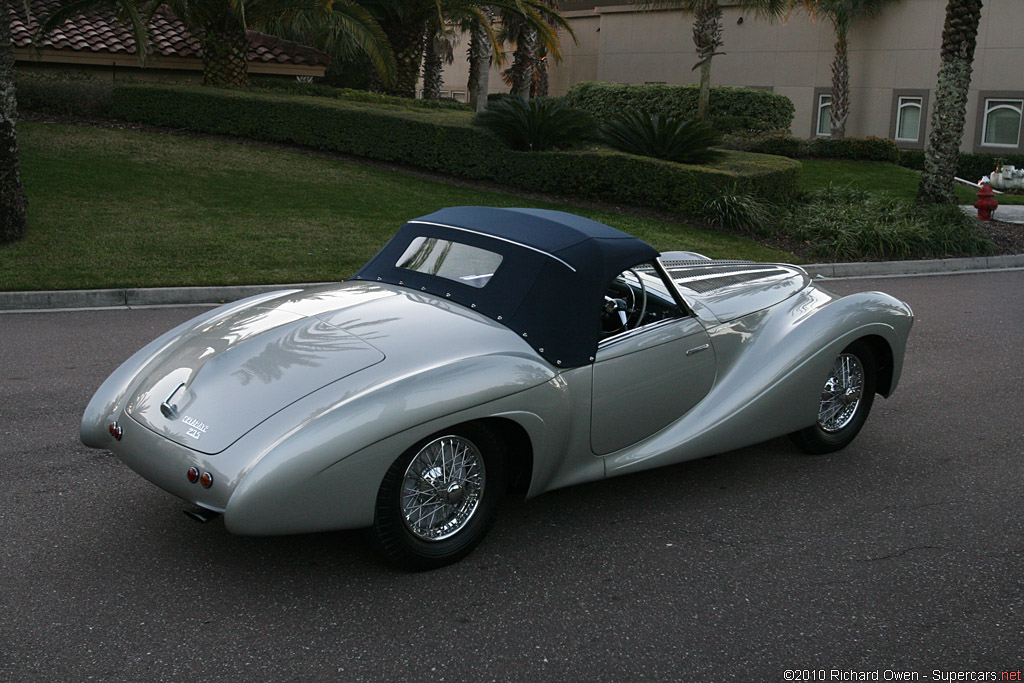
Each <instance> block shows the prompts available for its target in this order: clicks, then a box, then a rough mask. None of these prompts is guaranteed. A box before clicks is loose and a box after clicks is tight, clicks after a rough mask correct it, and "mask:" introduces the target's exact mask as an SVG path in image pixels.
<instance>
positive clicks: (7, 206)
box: [0, 0, 28, 244]
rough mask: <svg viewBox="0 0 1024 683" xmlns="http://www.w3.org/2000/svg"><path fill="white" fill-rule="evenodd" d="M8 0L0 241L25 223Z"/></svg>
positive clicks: (0, 91) (3, 32)
mask: <svg viewBox="0 0 1024 683" xmlns="http://www.w3.org/2000/svg"><path fill="white" fill-rule="evenodd" d="M8 11H9V9H8V1H7V0H0V17H4V20H3V21H0V244H6V243H7V242H14V241H16V240H19V239H21V238H22V237H24V236H25V228H26V224H27V212H26V207H27V205H28V200H27V199H26V198H25V188H24V187H23V186H22V184H21V172H20V166H19V164H18V132H17V129H16V128H15V116H16V115H17V108H18V107H17V99H16V98H15V93H14V53H13V52H12V51H11V25H10V22H9V21H8V20H7V17H8Z"/></svg>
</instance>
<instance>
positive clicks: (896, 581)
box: [0, 271, 1024, 681]
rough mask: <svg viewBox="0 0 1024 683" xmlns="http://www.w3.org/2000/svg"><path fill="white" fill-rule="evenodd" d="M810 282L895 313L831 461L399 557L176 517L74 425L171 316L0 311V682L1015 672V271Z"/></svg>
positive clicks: (637, 491)
mask: <svg viewBox="0 0 1024 683" xmlns="http://www.w3.org/2000/svg"><path fill="white" fill-rule="evenodd" d="M829 287H830V288H831V289H833V290H834V291H837V292H840V293H850V292H853V291H857V290H863V289H882V290H884V291H888V292H890V293H892V294H894V295H896V296H899V297H900V298H903V299H905V300H906V301H908V302H910V303H911V305H912V306H913V308H914V311H915V313H916V315H917V322H916V324H915V327H914V330H913V333H912V336H911V340H910V344H909V349H908V356H907V361H906V368H905V371H904V375H903V380H902V383H901V386H900V388H899V390H898V391H897V393H896V394H895V395H894V396H893V397H892V398H891V399H889V400H879V401H876V403H875V407H874V410H873V412H872V415H871V418H870V419H869V421H868V424H867V426H866V427H865V430H864V431H863V432H862V433H861V435H860V436H859V437H858V439H857V440H856V441H855V442H854V444H853V445H852V446H851V447H850V448H848V449H847V450H846V451H844V452H841V453H839V454H834V455H829V456H823V457H808V456H804V455H800V454H799V453H797V452H796V450H795V449H794V448H793V447H791V446H790V445H789V443H788V441H787V440H785V439H780V440H775V441H772V442H768V443H765V444H761V445H759V446H756V447H752V448H747V449H743V450H740V451H735V452H732V453H728V454H726V455H722V456H718V457H715V458H710V459H706V460H701V461H697V462H692V463H686V464H683V465H679V466H675V467H671V468H665V469H661V470H655V471H653V472H647V473H643V474H637V475H632V476H628V477H623V478H620V479H614V480H609V481H604V482H600V483H596V484H590V485H585V486H579V487H575V488H571V489H566V490H562V491H558V492H554V493H550V494H546V495H544V496H541V497H539V498H537V499H534V500H531V501H526V502H523V501H520V500H509V501H508V502H507V503H506V504H505V506H504V509H503V511H502V514H501V517H500V519H499V522H498V523H497V525H496V526H495V528H494V529H493V530H492V531H491V534H490V535H489V536H488V538H487V539H486V540H485V541H484V543H483V544H482V545H481V546H480V547H479V548H478V549H477V550H476V551H475V552H474V553H473V554H472V555H471V556H470V557H469V558H468V559H466V560H465V561H463V562H462V563H460V564H458V565H455V566H452V567H448V568H445V569H442V570H438V571H434V572H430V573H424V574H407V573H402V572H398V571H395V570H392V569H390V568H388V567H387V566H385V565H383V564H382V563H381V562H380V561H379V560H378V558H377V557H376V556H375V555H374V553H373V552H372V551H371V549H370V548H369V546H368V545H367V544H366V543H364V541H363V538H362V536H361V535H360V534H358V533H354V532H344V533H328V534H318V535H309V536H300V537H286V538H242V537H236V536H231V535H229V534H227V533H226V532H225V530H224V528H223V525H222V524H220V523H219V522H214V523H210V524H207V525H199V524H197V523H195V522H192V521H190V520H188V519H186V518H185V516H184V515H182V514H181V512H180V510H181V509H182V508H183V504H182V503H180V502H179V501H178V500H176V499H175V498H173V497H171V496H170V495H168V494H166V493H164V492H162V491H161V490H159V489H157V488H155V487H154V486H152V485H150V484H149V483H147V482H146V481H144V480H143V479H141V478H139V477H138V476H136V475H135V474H133V473H132V472H131V471H130V470H128V468H127V467H125V466H124V465H122V464H121V463H120V462H118V461H117V460H115V459H114V458H113V457H112V456H110V455H109V454H108V453H106V452H100V451H93V450H90V449H87V448H85V447H84V446H82V445H81V444H80V443H79V441H78V420H79V417H80V415H81V412H82V410H83V408H84V406H85V404H86V402H87V401H88V399H89V397H90V396H91V395H92V392H93V391H94V390H95V389H96V387H97V386H98V385H99V384H100V382H101V381H102V380H103V379H104V378H105V377H106V375H107V374H108V373H109V372H110V371H112V370H113V369H114V368H115V367H116V365H117V364H118V363H120V362H121V361H122V360H124V359H125V358H126V357H128V356H129V355H130V354H131V353H132V352H133V351H134V350H135V349H136V348H138V347H140V346H142V345H143V343H144V342H146V341H148V340H150V339H151V338H153V337H155V336H156V335H157V334H159V333H160V332H162V331H164V330H165V329H167V328H169V327H171V326H172V325H174V324H176V323H178V322H179V321H182V320H184V319H186V318H188V317H190V316H192V315H194V314H195V313H197V312H198V310H199V309H195V308H167V309H149V310H132V311H128V310H111V311H81V312H71V313H68V312H60V313H40V314H4V315H0V433H2V440H0V456H2V457H0V464H2V472H3V475H4V476H3V477H2V480H0V525H2V529H3V532H2V542H0V679H2V680H12V681H14V680H17V681H21V680H40V681H42V680H46V681H55V680H92V679H97V680H131V681H144V680H146V681H148V680H186V679H205V680H219V681H241V680H270V679H275V680H277V679H281V680H316V681H319V680H396V681H413V680H416V681H418V680H449V681H452V680H491V679H497V680H513V681H519V680H569V681H577V680H581V681H582V680H616V681H619V680H654V679H658V680H744V681H762V680H763V681H771V680H791V679H792V678H793V676H792V675H791V674H787V673H786V672H787V671H791V670H800V671H801V673H800V674H798V675H797V676H796V678H797V679H798V680H799V679H801V678H802V680H859V679H857V678H850V677H849V676H848V674H851V673H854V674H862V673H867V674H871V675H877V676H878V679H877V680H887V679H892V672H902V671H907V672H912V673H916V674H917V675H918V676H920V678H919V680H965V679H962V678H950V677H948V676H949V672H991V673H994V674H995V675H996V676H997V679H996V680H998V677H999V676H1002V674H1003V672H1016V671H1018V670H1020V669H1021V668H1024V478H1022V474H1024V472H1022V469H1024V468H1022V462H1024V445H1022V438H1021V431H1022V429H1021V425H1022V417H1024V411H1022V408H1021V406H1022V405H1024V362H1022V361H1024V352H1022V350H1021V349H1022V342H1021V340H1022V339H1024V271H1010V272H998V273H988V274H971V275H955V276H938V277H919V278H904V279H888V280H874V281H873V280H849V281H837V282H833V283H831V284H830V285H829ZM833 672H835V674H833ZM834 675H838V676H839V677H840V678H835V677H834ZM1017 675H1018V676H1019V674H1017ZM843 676H846V677H845V678H843ZM936 676H937V678H936ZM967 680H970V679H967ZM1016 680H1019V678H1018V679H1016Z"/></svg>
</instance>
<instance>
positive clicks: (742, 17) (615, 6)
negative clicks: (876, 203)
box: [445, 0, 1024, 153]
mask: <svg viewBox="0 0 1024 683" xmlns="http://www.w3.org/2000/svg"><path fill="white" fill-rule="evenodd" d="M723 4H726V7H725V16H724V21H723V25H724V41H725V43H724V46H723V47H722V48H721V51H722V52H724V53H725V54H723V55H719V56H717V57H715V58H714V62H713V66H712V71H711V81H712V84H713V85H730V86H743V87H753V88H765V89H770V90H773V91H774V92H777V93H780V94H783V95H786V96H787V97H788V98H789V99H790V100H792V101H793V105H794V107H795V109H796V114H795V116H794V118H793V127H792V132H793V134H794V135H796V136H799V137H809V136H814V135H827V134H828V128H829V124H828V103H829V99H830V95H829V93H830V90H831V80H832V72H831V64H832V58H833V54H834V51H833V45H834V37H833V32H832V24H831V23H829V22H828V21H827V20H824V19H821V18H819V19H817V20H812V19H811V18H809V17H808V16H807V15H806V14H803V13H798V12H793V13H792V14H791V15H790V16H789V18H788V19H786V20H783V21H778V22H775V23H774V24H771V23H768V22H766V21H764V20H760V19H758V18H756V17H755V16H754V15H753V13H751V12H749V11H745V10H742V9H740V8H739V7H735V6H730V5H729V3H728V0H724V2H723ZM561 6H562V8H563V11H564V12H565V14H566V16H567V17H568V18H569V19H570V21H571V24H572V27H573V30H574V31H575V33H576V38H577V40H578V41H579V42H578V44H573V42H572V40H571V39H569V38H567V37H564V38H563V43H562V50H563V54H564V60H563V61H562V63H561V64H552V65H551V66H550V83H551V94H552V95H560V94H564V93H565V91H566V90H567V89H568V88H569V86H571V85H572V84H574V83H579V82H581V81H608V82H616V83H673V84H685V83H696V82H697V80H698V71H694V70H693V69H692V67H693V65H694V64H695V63H696V61H697V60H696V53H695V49H694V46H693V39H692V34H691V30H692V22H693V15H692V14H690V13H684V12H680V11H663V10H662V11H656V10H649V11H639V10H637V9H636V7H634V6H632V5H629V4H621V0H563V1H562V3H561ZM945 8H946V2H945V0H901V1H900V2H897V3H895V4H893V5H890V6H889V7H887V8H886V9H885V11H884V12H883V13H882V14H881V15H880V16H879V17H878V18H876V19H873V20H871V21H867V22H861V23H859V24H857V25H856V26H855V27H854V28H853V30H852V31H851V33H850V36H849V52H850V101H851V111H850V118H849V121H848V122H847V126H846V133H847V135H852V136H864V135H877V136H880V137H888V138H893V139H895V140H896V141H897V142H898V144H899V145H900V146H901V147H904V148H907V149H913V148H922V147H923V146H924V142H925V139H926V135H927V132H928V131H927V127H928V114H929V112H930V109H929V108H930V106H931V104H932V100H933V99H934V94H935V83H936V76H937V74H938V70H939V46H940V42H941V38H942V25H943V21H944V20H945ZM464 52H465V50H464V49H458V50H457V53H456V54H457V55H459V57H460V59H457V60H456V63H455V64H453V65H452V66H451V67H449V69H448V71H447V72H446V77H445V78H446V86H445V87H446V89H448V90H449V91H454V93H453V94H455V96H456V97H459V95H460V94H461V93H464V91H465V83H466V74H467V68H466V64H465V59H464V58H461V57H463V55H464ZM496 91H507V87H505V86H504V84H503V83H501V80H500V76H499V75H498V73H497V70H496V69H495V70H493V71H492V75H491V92H496ZM1022 109H1024V0H986V1H985V4H984V8H983V9H982V16H981V25H980V27H979V30H978V47H977V51H976V53H975V59H974V76H973V79H972V81H971V91H970V97H969V100H968V104H967V125H966V129H965V133H964V139H963V142H962V145H961V149H962V150H964V151H974V152H994V153H1000V152H1004V153H1011V152H1012V153H1024V135H1022V131H1021V112H1022Z"/></svg>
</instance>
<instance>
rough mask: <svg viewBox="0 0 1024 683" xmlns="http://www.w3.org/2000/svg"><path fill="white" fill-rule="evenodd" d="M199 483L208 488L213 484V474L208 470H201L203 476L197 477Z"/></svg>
mask: <svg viewBox="0 0 1024 683" xmlns="http://www.w3.org/2000/svg"><path fill="white" fill-rule="evenodd" d="M199 484H200V485H201V486H202V487H203V488H204V489H208V488H210V487H211V486H213V475H212V474H210V473H209V472H203V476H201V477H199Z"/></svg>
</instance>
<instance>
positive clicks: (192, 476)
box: [185, 467, 199, 484]
mask: <svg viewBox="0 0 1024 683" xmlns="http://www.w3.org/2000/svg"><path fill="white" fill-rule="evenodd" d="M185 476H187V477H188V481H189V483H190V484H194V483H196V482H197V481H199V470H198V469H196V468H195V467H189V468H188V472H187V473H186V475H185Z"/></svg>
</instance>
